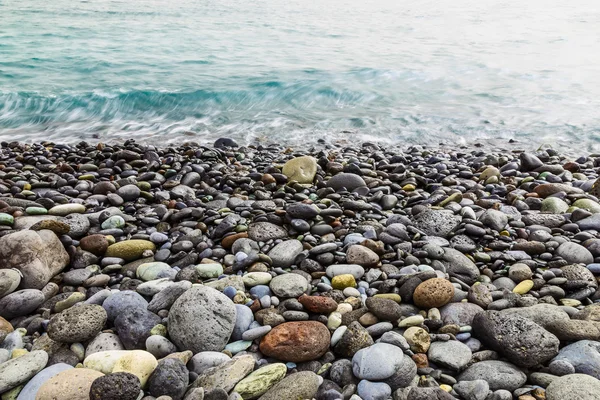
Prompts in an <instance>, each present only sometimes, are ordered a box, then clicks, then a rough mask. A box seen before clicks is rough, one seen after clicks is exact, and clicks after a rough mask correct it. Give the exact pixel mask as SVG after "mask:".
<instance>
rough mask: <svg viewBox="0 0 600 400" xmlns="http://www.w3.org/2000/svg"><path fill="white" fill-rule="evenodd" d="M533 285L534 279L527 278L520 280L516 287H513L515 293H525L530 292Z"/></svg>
mask: <svg viewBox="0 0 600 400" xmlns="http://www.w3.org/2000/svg"><path fill="white" fill-rule="evenodd" d="M532 287H533V281H532V280H531V279H526V280H524V281H522V282H520V283H519V284H518V285H517V286H515V288H514V289H513V293H518V294H525V293H527V292H529V291H530V290H531V288H532Z"/></svg>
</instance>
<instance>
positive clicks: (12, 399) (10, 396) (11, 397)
mask: <svg viewBox="0 0 600 400" xmlns="http://www.w3.org/2000/svg"><path fill="white" fill-rule="evenodd" d="M24 387H25V384H22V385H19V386H17V387H14V388H12V389H10V390H9V391H8V392H4V393H2V397H1V399H2V400H16V399H17V398H18V397H19V393H21V390H23V388H24Z"/></svg>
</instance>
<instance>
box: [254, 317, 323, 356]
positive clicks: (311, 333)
mask: <svg viewBox="0 0 600 400" xmlns="http://www.w3.org/2000/svg"><path fill="white" fill-rule="evenodd" d="M329 342H330V335H329V330H328V329H327V327H326V326H325V325H323V324H321V323H320V322H316V321H298V322H286V323H283V324H280V325H277V326H276V327H274V328H273V329H272V330H271V331H270V332H269V333H268V334H267V335H266V336H264V337H263V338H262V340H261V342H260V351H261V352H262V353H263V354H265V355H266V356H268V357H273V358H277V359H279V360H283V361H292V362H302V361H311V360H316V359H317V358H319V357H321V356H322V355H323V354H325V352H326V351H327V350H328V349H329Z"/></svg>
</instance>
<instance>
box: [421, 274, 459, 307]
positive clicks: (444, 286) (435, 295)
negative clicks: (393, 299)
mask: <svg viewBox="0 0 600 400" xmlns="http://www.w3.org/2000/svg"><path fill="white" fill-rule="evenodd" d="M452 297H454V286H452V283H450V281H447V280H446V279H443V278H433V279H428V280H426V281H425V282H423V283H421V284H420V285H419V286H417V288H416V289H415V292H414V293H413V301H414V303H415V304H416V305H417V306H419V307H421V308H433V307H441V306H443V305H446V304H448V302H450V300H452Z"/></svg>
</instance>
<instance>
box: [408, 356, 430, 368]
mask: <svg viewBox="0 0 600 400" xmlns="http://www.w3.org/2000/svg"><path fill="white" fill-rule="evenodd" d="M412 359H413V361H414V362H415V364H417V368H427V367H429V360H428V359H427V355H426V354H423V353H418V354H415V355H413V356H412Z"/></svg>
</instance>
